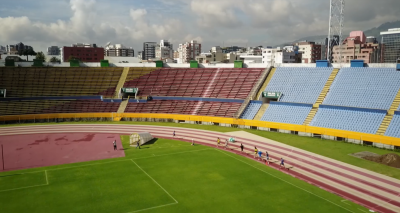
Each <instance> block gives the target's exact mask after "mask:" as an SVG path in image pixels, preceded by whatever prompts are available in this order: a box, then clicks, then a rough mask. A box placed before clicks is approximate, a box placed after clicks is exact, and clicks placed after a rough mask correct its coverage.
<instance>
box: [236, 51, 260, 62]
mask: <svg viewBox="0 0 400 213" xmlns="http://www.w3.org/2000/svg"><path fill="white" fill-rule="evenodd" d="M238 58H239V60H241V61H243V63H245V64H260V63H262V55H255V54H252V53H240V54H239V55H238Z"/></svg>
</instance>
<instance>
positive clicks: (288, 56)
mask: <svg viewBox="0 0 400 213" xmlns="http://www.w3.org/2000/svg"><path fill="white" fill-rule="evenodd" d="M296 49H298V48H297V47H296V46H286V47H285V48H283V49H281V48H279V47H278V48H271V47H267V48H265V49H263V50H262V63H263V64H269V65H274V64H282V63H296V52H295V50H296Z"/></svg>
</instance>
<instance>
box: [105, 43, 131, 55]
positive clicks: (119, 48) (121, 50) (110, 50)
mask: <svg viewBox="0 0 400 213" xmlns="http://www.w3.org/2000/svg"><path fill="white" fill-rule="evenodd" d="M104 56H110V57H134V56H135V51H134V50H133V48H132V47H125V46H124V45H122V44H116V45H107V46H106V48H105V49H104Z"/></svg>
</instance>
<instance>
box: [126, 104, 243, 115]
mask: <svg viewBox="0 0 400 213" xmlns="http://www.w3.org/2000/svg"><path fill="white" fill-rule="evenodd" d="M240 106H241V104H240V103H226V102H204V101H176V100H154V101H149V102H147V103H129V104H128V106H127V108H126V110H125V112H126V113H166V114H187V115H205V116H216V117H232V116H233V115H234V114H235V113H236V111H237V110H238V109H239V107H240Z"/></svg>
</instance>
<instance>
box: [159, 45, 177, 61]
mask: <svg viewBox="0 0 400 213" xmlns="http://www.w3.org/2000/svg"><path fill="white" fill-rule="evenodd" d="M156 58H157V59H173V58H174V48H173V45H172V44H171V43H169V42H168V41H167V40H161V41H160V44H158V45H157V47H156Z"/></svg>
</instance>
